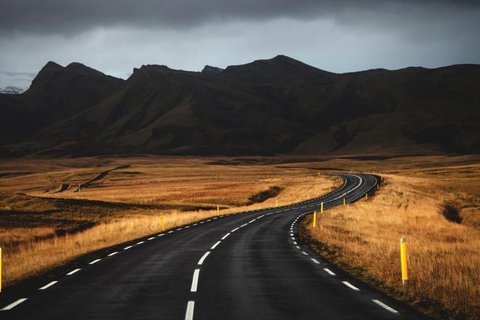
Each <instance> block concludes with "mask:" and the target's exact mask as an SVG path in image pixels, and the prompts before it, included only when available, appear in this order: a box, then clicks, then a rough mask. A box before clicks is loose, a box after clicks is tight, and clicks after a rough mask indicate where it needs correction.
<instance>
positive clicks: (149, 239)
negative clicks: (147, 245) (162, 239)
mask: <svg viewBox="0 0 480 320" xmlns="http://www.w3.org/2000/svg"><path fill="white" fill-rule="evenodd" d="M153 239H155V237H150V238H148V239H147V240H148V241H151V240H153Z"/></svg>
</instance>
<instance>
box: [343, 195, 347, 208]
mask: <svg viewBox="0 0 480 320" xmlns="http://www.w3.org/2000/svg"><path fill="white" fill-rule="evenodd" d="M346 205H347V201H346V200H345V197H344V198H343V206H344V207H345V206H346Z"/></svg>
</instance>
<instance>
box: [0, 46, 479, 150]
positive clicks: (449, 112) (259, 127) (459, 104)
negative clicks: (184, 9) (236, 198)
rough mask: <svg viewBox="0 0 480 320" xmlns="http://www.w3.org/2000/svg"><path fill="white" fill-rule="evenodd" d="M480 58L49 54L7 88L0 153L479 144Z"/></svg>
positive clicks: (1, 100)
mask: <svg viewBox="0 0 480 320" xmlns="http://www.w3.org/2000/svg"><path fill="white" fill-rule="evenodd" d="M479 79H480V65H454V66H448V67H442V68H436V69H426V68H421V67H410V68H405V69H400V70H394V71H389V70H384V69H375V70H367V71H362V72H354V73H344V74H336V73H331V72H327V71H323V70H320V69H317V68H315V67H312V66H309V65H307V64H304V63H302V62H300V61H297V60H295V59H292V58H289V57H286V56H282V55H280V56H276V57H274V58H272V59H267V60H257V61H254V62H251V63H248V64H244V65H236V66H229V67H227V68H225V69H221V68H217V67H212V66H206V67H205V68H204V69H203V70H202V71H201V72H191V71H182V70H173V69H170V68H168V67H167V66H163V65H144V66H142V67H140V68H135V69H134V71H133V74H132V75H131V76H130V77H129V78H128V79H127V80H123V79H118V78H114V77H111V76H108V75H105V74H103V73H101V72H99V71H97V70H94V69H92V68H89V67H87V66H84V65H83V64H80V63H71V64H69V65H68V66H66V67H63V66H60V65H59V64H56V63H54V62H48V63H47V64H46V65H45V66H44V67H43V68H42V69H41V70H40V72H39V73H38V75H37V76H36V77H35V79H34V80H33V81H32V84H31V86H30V88H29V89H28V90H27V91H25V92H24V93H22V94H18V95H11V94H0V156H4V157H14V156H25V155H39V156H86V155H106V154H110V155H111V154H129V155H130V154H178V155H180V154H181V155H185V154H189V155H274V154H335V155H351V154H362V155H411V154H468V153H479V152H480V135H479V132H480V81H479Z"/></svg>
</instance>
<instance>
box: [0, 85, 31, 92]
mask: <svg viewBox="0 0 480 320" xmlns="http://www.w3.org/2000/svg"><path fill="white" fill-rule="evenodd" d="M23 91H25V90H24V89H22V88H17V87H14V86H7V87H5V88H3V89H2V88H0V94H21V93H22V92H23Z"/></svg>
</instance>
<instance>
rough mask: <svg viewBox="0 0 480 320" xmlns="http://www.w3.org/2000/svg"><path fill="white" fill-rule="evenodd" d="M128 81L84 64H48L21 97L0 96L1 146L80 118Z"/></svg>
mask: <svg viewBox="0 0 480 320" xmlns="http://www.w3.org/2000/svg"><path fill="white" fill-rule="evenodd" d="M124 82H125V81H124V80H121V79H117V78H113V77H111V76H107V75H105V74H103V73H101V72H99V71H96V70H94V69H91V68H89V67H86V66H84V65H82V64H80V63H71V64H69V65H68V66H66V67H62V66H60V65H59V64H56V63H55V62H51V61H50V62H48V63H47V64H46V65H45V66H44V67H43V68H42V69H41V70H40V72H39V73H38V75H37V76H36V77H35V78H34V79H33V81H32V84H31V86H30V88H29V89H28V90H27V91H25V92H24V93H22V94H21V95H16V96H8V97H6V96H5V95H0V116H1V117H0V143H11V142H19V141H23V140H26V139H29V138H30V137H31V136H32V135H33V134H35V133H36V132H38V131H39V130H40V129H42V128H44V127H46V126H48V125H50V124H52V123H55V122H57V121H60V120H63V119H65V118H68V117H71V116H74V115H77V114H79V113H81V112H84V111H86V110H87V109H89V108H91V107H93V106H94V105H96V104H97V103H99V102H100V101H103V100H104V99H105V98H107V97H109V96H111V95H112V94H113V93H114V92H115V91H117V90H119V89H121V88H123V86H124Z"/></svg>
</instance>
